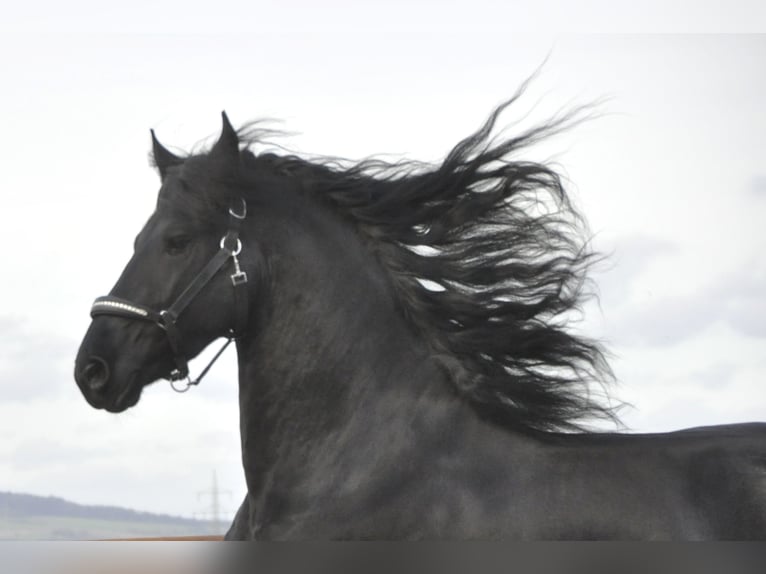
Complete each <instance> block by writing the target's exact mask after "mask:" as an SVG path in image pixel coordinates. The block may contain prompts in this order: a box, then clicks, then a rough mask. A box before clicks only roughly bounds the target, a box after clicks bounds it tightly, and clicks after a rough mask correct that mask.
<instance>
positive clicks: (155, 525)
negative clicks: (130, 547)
mask: <svg viewBox="0 0 766 574" xmlns="http://www.w3.org/2000/svg"><path fill="white" fill-rule="evenodd" d="M224 528H225V527H221V526H220V525H219V526H218V529H216V528H215V527H214V525H213V524H211V523H207V522H203V521H197V523H196V524H194V523H190V524H179V523H174V522H166V523H164V522H136V521H119V520H102V519H96V518H79V517H77V518H71V517H66V516H28V517H19V516H14V517H2V516H0V540H98V539H104V538H139V537H158V536H163V537H164V536H198V535H205V534H223V533H224V532H223V531H222V530H223V529H224Z"/></svg>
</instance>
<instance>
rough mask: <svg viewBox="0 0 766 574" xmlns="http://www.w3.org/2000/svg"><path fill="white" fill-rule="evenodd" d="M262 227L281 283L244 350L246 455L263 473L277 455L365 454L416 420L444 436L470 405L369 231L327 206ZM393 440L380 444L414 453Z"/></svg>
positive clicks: (274, 284) (265, 297)
mask: <svg viewBox="0 0 766 574" xmlns="http://www.w3.org/2000/svg"><path fill="white" fill-rule="evenodd" d="M303 201H307V202H308V201H310V200H309V199H303ZM288 212H289V213H288ZM252 229H253V231H254V232H256V233H257V234H258V237H257V238H255V241H258V242H259V245H262V246H263V250H264V257H265V258H266V259H267V261H268V267H269V270H270V275H271V277H270V280H269V281H268V287H267V288H266V289H267V290H268V292H267V293H261V294H259V295H258V297H257V299H258V301H260V302H261V304H262V305H263V306H264V307H265V308H261V309H260V310H259V309H256V324H257V329H256V331H257V332H256V333H255V335H254V336H253V337H250V338H248V339H246V340H243V341H241V342H240V343H239V347H238V352H239V364H240V411H241V412H240V417H241V431H242V441H243V453H244V456H245V458H246V459H247V457H248V455H252V456H253V457H254V458H255V459H257V464H258V467H259V469H260V470H261V471H262V470H263V468H264V466H268V464H269V461H273V460H275V459H276V456H277V455H276V453H277V451H279V453H280V457H281V458H282V459H284V458H285V453H286V452H298V451H300V452H302V453H303V454H302V455H305V456H312V455H313V454H312V453H316V452H318V450H321V451H322V452H327V453H330V452H332V451H336V452H340V451H341V450H343V451H344V452H350V451H351V450H353V448H354V446H355V445H356V444H359V446H360V448H363V444H362V441H358V440H356V439H359V438H360V435H364V434H365V433H367V432H370V431H374V432H375V433H376V435H377V436H383V437H385V436H386V435H387V433H389V432H390V433H401V430H397V429H401V428H409V426H410V424H411V422H412V421H413V420H428V421H430V422H429V425H430V426H431V427H433V428H432V431H433V432H434V433H438V432H440V430H439V429H438V427H439V425H440V424H442V422H443V424H447V419H449V418H450V417H449V413H450V412H452V411H453V410H454V409H456V408H462V407H461V406H460V405H459V404H458V401H457V400H456V398H455V396H454V395H453V393H452V392H451V390H450V386H449V384H448V383H447V380H446V376H445V374H444V373H443V371H442V370H441V368H439V367H438V365H437V364H436V363H435V362H434V361H433V360H432V359H431V353H430V350H429V349H428V348H427V345H426V344H425V342H424V341H422V340H421V339H420V338H419V337H418V336H417V335H416V333H415V332H414V330H413V328H412V327H411V326H410V325H409V324H408V323H407V322H406V320H405V318H404V317H403V314H402V313H401V312H400V311H399V310H398V309H397V305H396V297H395V295H394V291H393V289H392V286H391V281H390V278H389V276H388V275H387V271H386V270H385V269H384V268H383V267H382V265H381V264H380V263H378V262H377V261H376V260H375V257H374V256H373V255H372V252H371V250H370V249H369V248H368V247H367V246H366V245H365V244H364V240H363V239H362V238H361V237H360V234H359V232H358V231H356V230H355V228H354V227H353V226H352V225H350V224H349V223H348V222H345V221H342V220H341V219H340V218H339V217H338V216H337V215H336V214H334V213H333V212H332V211H330V210H329V209H327V208H326V207H323V206H320V205H316V206H314V205H311V206H306V208H305V209H295V208H292V209H290V210H284V214H283V215H279V214H277V215H276V216H275V215H274V214H270V216H269V217H263V219H261V220H258V221H256V222H254V225H253V226H252ZM354 435H356V438H355V436H354ZM370 440H373V439H372V437H370ZM394 442H395V441H392V442H390V443H389V444H388V445H385V447H381V448H392V449H396V448H400V447H402V448H403V446H402V445H399V446H397V445H395V444H394ZM352 443H353V444H352ZM318 445H319V446H318ZM291 449H294V451H293V450H291ZM328 456H330V455H328ZM288 458H289V457H288ZM245 463H246V466H247V460H246V461H245ZM246 470H247V469H246Z"/></svg>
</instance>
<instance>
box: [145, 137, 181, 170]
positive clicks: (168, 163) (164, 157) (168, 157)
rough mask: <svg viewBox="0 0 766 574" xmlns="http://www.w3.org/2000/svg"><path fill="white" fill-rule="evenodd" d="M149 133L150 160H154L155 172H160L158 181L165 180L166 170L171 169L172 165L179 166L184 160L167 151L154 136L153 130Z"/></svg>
mask: <svg viewBox="0 0 766 574" xmlns="http://www.w3.org/2000/svg"><path fill="white" fill-rule="evenodd" d="M149 131H150V132H152V158H153V159H154V165H156V166H157V170H158V171H159V172H160V179H165V175H166V174H167V172H168V168H171V167H173V166H174V165H180V164H182V163H183V161H184V160H183V159H182V158H180V157H178V156H177V155H175V154H174V153H172V152H170V151H168V149H167V148H166V147H165V146H163V145H162V144H161V143H160V142H159V140H158V139H157V136H156V135H155V134H154V130H149Z"/></svg>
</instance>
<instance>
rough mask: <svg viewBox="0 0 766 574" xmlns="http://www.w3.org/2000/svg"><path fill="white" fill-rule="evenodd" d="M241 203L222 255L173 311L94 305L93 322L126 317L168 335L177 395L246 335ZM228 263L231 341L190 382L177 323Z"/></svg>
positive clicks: (105, 302)
mask: <svg viewBox="0 0 766 574" xmlns="http://www.w3.org/2000/svg"><path fill="white" fill-rule="evenodd" d="M240 202H241V204H240V206H239V210H235V209H234V208H233V207H230V208H229V229H228V231H227V232H226V235H224V236H223V237H222V238H221V244H220V249H219V251H218V252H217V253H216V254H215V255H214V256H213V258H212V259H211V260H210V261H209V262H208V264H207V265H205V267H204V268H203V269H202V271H200V272H199V274H198V275H197V276H196V277H195V278H194V280H193V281H192V282H191V283H190V284H189V285H188V286H187V287H186V289H184V290H183V292H182V293H181V294H180V295H179V296H178V298H177V299H176V300H175V301H174V302H173V304H172V305H170V307H168V308H167V309H163V310H161V311H155V310H154V309H151V308H149V307H146V306H145V305H141V304H140V303H134V302H133V301H129V300H127V299H121V298H120V297H112V296H111V295H107V296H105V297H98V298H97V299H96V300H95V301H94V302H93V305H92V306H91V309H90V316H91V317H94V318H95V317H97V316H99V315H112V316H116V317H125V318H127V319H137V320H140V321H147V322H149V323H154V324H155V325H157V326H158V327H160V328H161V329H162V330H163V331H165V334H166V335H167V337H168V342H169V343H170V348H171V350H172V351H173V359H174V361H175V364H176V368H175V369H174V370H173V371H171V373H170V375H169V376H168V377H166V378H167V379H168V380H169V381H170V384H171V386H173V389H174V390H176V391H178V392H185V391H187V390H189V387H191V386H192V385H197V384H199V382H200V381H201V380H202V377H204V376H205V375H206V374H207V372H208V371H209V370H210V368H211V367H212V366H213V363H215V362H216V360H217V359H218V357H220V356H221V354H222V353H223V352H224V350H225V349H226V347H228V346H229V344H230V343H231V342H232V341H233V340H234V339H238V338H241V337H242V336H243V335H244V331H245V327H246V325H247V315H248V313H247V303H248V297H247V286H246V284H247V273H245V272H244V271H242V269H240V266H239V259H238V258H237V256H238V255H239V254H240V252H241V251H242V242H241V241H240V239H239V230H240V227H241V225H242V221H244V219H245V217H246V216H247V204H246V203H245V200H244V199H240ZM229 259H231V260H232V261H233V263H234V272H233V273H232V274H231V275H230V276H229V278H230V279H231V284H232V286H233V287H234V325H233V326H232V328H231V329H230V330H229V335H228V337H227V339H228V340H227V341H226V343H224V345H223V347H221V349H220V350H219V351H218V353H216V355H215V356H214V357H213V359H212V360H211V361H210V363H209V364H208V366H207V367H205V369H203V371H202V373H200V375H199V376H198V377H197V378H196V379H195V380H191V378H190V377H189V363H188V361H187V359H186V357H185V356H184V351H183V344H182V342H181V334H180V333H179V331H178V327H177V325H176V323H177V322H178V317H179V316H180V315H181V313H182V312H183V311H184V309H186V307H187V306H188V305H189V303H191V302H192V301H193V300H194V298H195V297H196V296H197V295H198V294H199V292H200V291H201V290H202V288H203V287H204V286H205V285H207V284H208V283H209V282H210V280H211V279H213V277H215V276H216V275H217V274H218V271H220V270H221V268H222V267H223V266H224V264H225V263H226V262H227V261H228V260H229ZM184 378H185V379H186V380H187V385H186V387H185V388H176V387H175V385H173V383H174V382H175V381H179V380H181V379H184Z"/></svg>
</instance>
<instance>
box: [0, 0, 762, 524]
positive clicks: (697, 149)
mask: <svg viewBox="0 0 766 574" xmlns="http://www.w3.org/2000/svg"><path fill="white" fill-rule="evenodd" d="M43 4H48V5H47V6H40V3H38V4H35V6H34V8H32V7H29V6H31V4H30V5H27V6H28V7H24V8H19V9H18V10H20V12H19V13H18V14H17V16H18V26H16V27H14V26H13V25H9V23H8V20H5V22H4V24H2V26H4V27H5V28H6V29H5V30H4V33H3V35H2V39H0V49H1V52H0V53H2V56H0V78H1V79H2V90H0V102H1V103H2V106H1V107H0V122H1V123H0V127H1V128H2V138H0V158H2V159H1V160H0V161H2V169H1V170H0V190H1V191H2V194H3V195H2V204H1V205H0V234H1V237H2V241H1V242H0V250H1V253H2V266H3V273H2V276H3V282H2V286H0V289H2V301H3V304H2V307H1V308H0V490H12V491H19V492H31V493H36V494H43V495H47V494H52V495H58V496H64V497H67V498H69V499H72V500H74V501H77V502H82V503H89V504H119V505H126V506H132V507H135V508H139V509H142V510H149V511H155V512H169V513H174V514H180V515H185V516H192V515H195V514H198V515H199V514H200V513H202V512H204V511H205V510H206V508H207V507H209V504H210V503H209V498H205V495H203V494H200V493H201V492H202V491H204V490H206V489H209V487H210V481H211V476H212V472H213V470H216V471H217V473H218V479H219V484H220V487H221V489H222V490H224V491H228V492H229V493H230V498H229V494H225V493H224V494H223V498H222V501H221V502H222V506H223V508H224V510H226V511H228V512H233V511H234V510H235V509H236V507H237V505H238V503H239V501H240V500H241V497H242V496H243V494H244V482H243V478H242V470H241V466H240V453H239V437H238V424H237V417H238V411H237V402H236V396H237V389H236V374H235V371H234V364H235V357H234V353H233V352H229V353H227V356H226V357H225V359H224V364H223V365H220V366H217V367H216V368H215V370H214V371H212V372H211V374H210V375H209V376H208V378H207V379H206V380H205V381H204V383H203V385H201V386H200V387H199V388H197V389H194V390H193V391H192V392H189V393H187V394H185V395H177V394H175V393H173V392H172V391H171V390H170V388H169V387H168V385H167V384H162V383H160V384H157V385H154V386H152V387H150V388H148V389H146V391H145V393H144V395H143V398H142V400H141V402H140V403H139V404H138V405H137V406H136V407H135V408H133V409H131V410H129V411H128V412H126V413H123V414H121V415H111V414H108V413H105V412H103V411H96V410H94V409H92V408H91V407H89V406H88V405H87V403H86V402H85V400H84V399H83V398H82V396H81V394H80V392H79V390H78V389H77V387H76V385H75V383H74V380H73V377H72V370H73V364H74V357H75V354H76V351H77V347H78V345H79V342H80V339H81V337H82V336H83V334H84V333H85V330H86V328H87V326H88V323H89V321H90V319H89V316H88V310H89V307H90V303H91V301H92V300H93V298H94V297H96V296H98V295H101V294H105V293H107V292H108V291H109V289H110V288H111V286H112V284H113V283H114V281H115V280H116V278H117V277H118V275H119V273H120V271H121V270H122V267H123V266H124V265H125V263H126V262H127V260H128V258H129V257H130V254H131V251H132V243H133V238H134V236H135V234H136V233H137V232H138V230H139V229H140V227H141V226H142V225H143V223H144V221H145V220H146V218H147V217H148V216H149V214H150V212H151V210H152V208H153V205H154V202H155V199H156V192H157V188H158V178H157V176H156V174H155V173H154V172H153V171H152V170H151V169H150V168H149V165H148V161H147V157H148V156H147V154H148V151H149V148H150V139H149V128H154V129H155V130H156V132H157V134H158V136H159V137H160V139H161V140H162V141H163V143H165V144H166V145H168V146H177V147H179V148H181V149H188V148H189V147H191V146H193V145H195V144H197V143H198V142H199V141H200V140H203V139H204V138H206V137H212V138H215V137H216V136H217V133H218V129H219V125H220V111H221V110H222V109H226V111H227V112H228V114H229V117H230V118H231V119H232V121H233V122H234V123H235V125H236V124H241V123H244V122H246V121H250V120H253V119H258V118H277V119H281V120H284V123H283V124H282V125H283V127H284V128H285V129H287V130H290V131H294V132H298V133H297V135H296V136H294V137H293V138H291V139H290V140H289V145H290V146H291V147H292V148H296V149H298V150H303V151H305V152H309V153H321V154H328V155H342V156H348V157H352V158H361V157H364V156H367V155H370V154H380V153H386V154H392V155H394V156H399V155H406V156H408V157H412V158H416V159H421V160H438V159H439V158H441V157H443V155H444V154H445V153H446V152H447V151H448V150H449V149H450V147H451V146H452V145H454V143H456V142H457V141H458V140H459V139H460V138H462V137H463V136H465V135H466V134H468V133H469V132H471V131H472V130H474V129H475V128H476V127H477V126H478V125H479V124H480V123H481V122H482V121H483V120H484V118H485V117H486V115H487V114H488V113H489V112H490V111H491V110H492V108H493V107H494V106H495V105H496V104H498V103H499V102H500V101H502V100H503V99H505V98H507V97H508V96H509V95H511V94H512V93H513V92H514V91H515V90H516V88H517V87H518V85H519V84H520V83H521V82H522V81H523V80H524V79H525V78H526V77H527V76H529V75H530V74H531V73H533V72H534V70H535V69H536V68H537V67H538V66H539V65H540V64H541V63H542V62H543V61H544V60H545V59H546V57H547V58H548V60H547V63H546V64H545V65H544V67H543V69H542V71H541V73H540V76H539V78H538V79H537V80H536V82H535V83H534V84H533V86H532V87H531V89H530V90H529V92H528V94H527V95H526V96H525V97H524V98H523V99H522V100H521V101H520V102H519V105H518V106H516V107H515V108H514V109H511V110H509V113H508V114H507V115H506V116H505V118H504V123H506V124H510V123H512V122H513V121H515V120H519V119H522V118H526V119H524V120H523V121H524V123H525V125H529V123H534V122H535V121H536V120H543V119H545V118H546V117H547V116H548V115H549V114H551V113H554V112H555V111H556V110H558V109H561V108H562V107H566V106H571V105H575V104H578V103H587V102H590V101H594V100H596V99H603V98H607V100H606V101H604V103H602V104H601V106H600V108H599V109H600V110H601V112H603V113H602V116H601V117H600V118H599V119H597V120H595V121H593V122H590V123H588V124H585V125H581V126H579V127H577V128H576V129H575V130H573V131H571V132H569V133H567V134H563V135H561V136H558V137H556V138H554V139H552V140H550V141H549V142H547V143H546V144H545V145H543V146H540V147H539V148H538V149H536V150H532V151H531V152H530V158H529V159H535V160H545V159H553V160H555V161H556V162H557V164H558V165H559V166H560V169H561V170H562V173H563V174H564V175H565V176H566V177H567V179H568V181H569V182H570V185H569V188H570V190H571V192H572V193H573V195H574V197H575V200H576V202H577V204H578V205H579V207H580V209H581V210H582V211H583V212H584V213H585V214H586V216H587V218H588V220H589V222H590V226H591V230H592V232H593V233H594V234H595V239H594V242H595V245H596V247H597V248H598V249H601V250H604V251H609V252H611V253H613V255H612V257H611V258H610V260H609V262H608V263H607V264H606V265H604V266H603V268H602V269H601V270H600V272H599V274H598V275H597V276H596V279H597V282H598V284H599V285H600V290H601V305H600V307H598V306H595V305H593V306H590V307H589V308H588V309H587V320H586V322H585V325H584V328H585V329H586V330H587V331H588V332H589V333H590V334H592V335H594V336H597V337H599V338H602V339H604V340H605V341H606V342H607V343H608V346H609V348H610V349H611V351H612V353H613V355H614V358H613V361H612V365H613V367H614V370H615V372H616V374H617V378H618V379H619V385H618V386H616V387H615V388H614V389H613V394H614V395H615V397H616V398H618V399H621V400H624V401H628V402H630V403H631V404H632V405H633V408H631V409H627V410H625V411H623V419H624V422H625V424H626V425H627V426H628V427H629V428H630V429H631V430H632V431H640V432H649V431H662V430H672V429H677V428H681V427H686V426H694V425H703V424H712V423H724V422H738V421H748V420H766V388H765V387H764V385H766V300H765V299H764V296H763V293H765V292H766V257H764V255H763V254H764V248H766V231H765V230H764V224H763V222H764V221H766V138H765V137H764V134H766V112H765V111H764V109H765V108H764V102H766V73H764V70H766V36H763V35H751V36H745V35H677V34H670V35H663V36H658V35H626V34H622V33H616V34H609V35H594V34H587V33H576V32H601V31H612V32H614V31H617V32H634V31H665V32H672V31H689V30H696V31H714V30H724V31H737V30H745V31H756V30H758V29H759V24H756V23H754V22H758V21H759V22H760V23H763V22H764V20H763V18H760V20H757V19H755V18H748V17H747V16H748V15H749V14H751V13H755V14H757V15H758V16H759V17H761V16H763V15H764V14H763V12H764V9H761V8H758V7H757V6H756V7H747V9H750V10H751V12H747V10H746V8H745V7H746V5H747V3H742V6H743V7H742V8H741V9H739V10H738V8H739V5H738V4H737V3H732V4H731V6H730V7H729V10H728V12H727V14H728V16H727V18H726V19H720V18H717V15H716V14H715V12H714V11H713V10H709V9H707V8H706V6H707V5H706V4H704V3H688V2H686V3H684V2H681V3H679V6H681V7H680V8H668V7H667V6H668V5H667V4H663V6H665V8H663V12H662V14H663V18H658V14H660V12H659V11H658V10H655V11H654V13H653V15H650V16H647V15H646V14H648V13H651V12H652V10H651V6H649V7H647V12H646V13H642V14H638V13H622V14H621V15H619V17H617V16H615V15H614V14H612V13H608V14H607V15H608V16H610V17H611V18H612V20H614V19H615V18H617V20H618V24H617V25H615V24H614V23H603V24H599V22H601V20H599V16H604V12H603V11H599V8H600V7H602V6H611V5H612V4H603V3H600V2H589V3H584V4H585V5H587V6H588V8H583V9H582V10H580V11H578V12H577V13H574V12H572V11H571V9H567V8H566V6H567V5H568V4H565V5H564V7H561V11H556V10H554V9H553V5H554V4H555V5H556V6H558V4H557V3H550V2H549V3H542V4H540V3H538V4H536V8H535V9H534V10H533V11H532V12H531V13H530V12H528V11H527V12H523V11H522V12H520V11H518V10H515V9H513V8H512V7H511V3H506V2H503V3H491V2H470V3H469V2H446V3H436V2H414V3H413V2H406V3H405V2H396V1H394V2H390V1H389V2H385V3H383V2H371V3H365V4H363V6H364V7H360V6H361V5H362V4H360V3H342V2H329V3H328V2H322V3H309V2H305V3H295V4H293V5H290V6H287V5H285V4H277V3H270V2H266V3H262V4H259V5H258V9H256V8H255V7H254V6H252V5H251V4H250V3H248V6H246V7H237V6H235V5H231V4H230V3H221V4H220V5H219V4H216V6H215V8H213V7H212V6H211V8H210V9H215V10H220V13H217V14H215V15H210V14H200V13H195V12H194V11H193V10H188V9H187V8H186V7H185V6H186V5H185V4H183V3H181V2H162V3H153V4H152V6H153V9H152V10H153V12H151V13H148V12H146V11H143V10H141V9H140V7H141V6H143V3H140V2H139V3H136V4H133V3H131V6H132V8H131V10H130V11H129V12H119V13H118V12H106V11H105V10H106V9H105V8H102V6H106V4H104V3H97V2H91V3H89V2H80V3H77V2H75V3H74V4H75V5H76V6H73V5H72V3H66V4H61V3H52V2H49V3H43ZM578 4H579V3H578ZM631 4H632V5H634V4H635V3H631ZM65 6H66V10H65ZM126 6H127V5H126ZM514 6H516V5H515V4H514ZM689 6H693V7H694V9H695V10H696V12H695V13H696V14H697V15H698V19H697V20H698V21H696V24H695V25H696V28H695V26H693V25H691V24H689V21H688V20H687V19H686V18H685V17H682V16H684V15H685V14H687V13H686V12H684V10H685V9H688V7H689ZM320 7H321V8H320ZM181 8H183V9H181ZM110 10H111V8H110ZM567 10H570V11H569V12H567ZM588 10H590V12H588ZM606 10H609V8H607V9H606ZM149 14H151V16H150V15H149ZM39 15H43V16H39ZM169 15H173V18H170V17H169ZM589 15H593V16H594V17H593V18H590V17H589ZM604 22H606V20H605V21H604ZM525 23H528V25H527V24H525ZM33 25H34V30H35V31H36V33H34V34H32V33H31V30H32V29H33V28H32V26H33ZM762 28H763V27H762V26H761V29H762ZM211 31H212V32H215V33H214V34H208V33H206V32H211ZM118 32H119V33H118ZM195 366H196V369H195V368H194V367H195ZM192 368H193V369H194V370H199V368H200V363H199V362H197V363H195V364H194V366H193V367H192Z"/></svg>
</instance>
